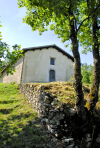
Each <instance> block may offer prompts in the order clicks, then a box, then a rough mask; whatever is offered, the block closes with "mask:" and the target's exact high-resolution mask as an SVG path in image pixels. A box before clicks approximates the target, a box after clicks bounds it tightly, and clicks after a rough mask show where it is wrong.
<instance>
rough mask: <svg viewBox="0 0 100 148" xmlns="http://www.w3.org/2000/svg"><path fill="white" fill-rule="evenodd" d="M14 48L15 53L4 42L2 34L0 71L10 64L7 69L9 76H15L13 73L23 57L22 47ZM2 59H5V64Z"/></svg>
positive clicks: (16, 46)
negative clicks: (15, 65)
mask: <svg viewBox="0 0 100 148" xmlns="http://www.w3.org/2000/svg"><path fill="white" fill-rule="evenodd" d="M0 23H1V22H0ZM0 27H2V25H0ZM12 47H13V51H10V46H9V45H8V44H7V43H6V42H2V35H1V32H0V71H2V70H3V68H4V67H6V66H7V64H8V63H9V66H7V68H6V71H7V74H9V73H10V74H13V71H15V69H14V64H15V63H16V62H17V60H18V59H19V58H21V57H22V56H23V50H21V45H17V44H15V45H14V46H12ZM1 58H3V59H5V62H3V61H2V60H1ZM6 60H7V61H6Z"/></svg>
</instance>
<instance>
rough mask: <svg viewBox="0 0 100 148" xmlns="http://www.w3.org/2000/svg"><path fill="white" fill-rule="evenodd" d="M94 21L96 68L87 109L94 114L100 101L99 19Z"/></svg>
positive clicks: (93, 36)
mask: <svg viewBox="0 0 100 148" xmlns="http://www.w3.org/2000/svg"><path fill="white" fill-rule="evenodd" d="M92 20H93V34H92V39H93V46H92V47H93V59H94V68H93V81H92V85H91V90H90V94H89V96H88V102H87V103H86V107H87V108H88V110H89V111H90V112H91V113H94V111H95V106H96V103H97V101H98V91H99V43H98V36H97V32H98V25H97V19H96V18H94V17H92Z"/></svg>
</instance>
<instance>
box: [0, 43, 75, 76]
mask: <svg viewBox="0 0 100 148" xmlns="http://www.w3.org/2000/svg"><path fill="white" fill-rule="evenodd" d="M50 47H53V48H55V49H57V50H58V52H61V53H62V54H63V55H65V56H67V57H68V58H70V59H71V60H72V61H73V62H74V58H73V56H71V55H70V54H68V53H67V52H65V51H64V50H63V49H61V48H60V47H58V46H57V45H55V44H54V45H45V46H38V47H30V48H23V49H22V50H24V53H25V52H27V51H30V50H33V51H34V50H38V49H40V50H42V49H44V48H45V49H49V48H50ZM10 63H11V62H10ZM10 63H9V64H8V65H7V66H6V67H5V68H4V69H3V70H2V71H1V72H0V73H3V72H4V71H5V70H6V68H7V67H8V66H9V65H10Z"/></svg>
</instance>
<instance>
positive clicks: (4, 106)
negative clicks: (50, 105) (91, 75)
mask: <svg viewBox="0 0 100 148" xmlns="http://www.w3.org/2000/svg"><path fill="white" fill-rule="evenodd" d="M34 85H35V87H38V86H39V85H43V86H44V87H43V90H44V91H45V92H51V93H52V94H55V95H56V97H57V98H58V99H59V102H60V103H62V102H65V103H67V105H68V107H74V105H75V92H74V88H73V85H72V83H67V82H66V83H60V82H57V83H48V84H37V83H36V84H35V83H34ZM85 86H87V87H89V86H88V85H85ZM83 90H84V94H85V99H87V94H88V91H89V89H86V88H85V87H83ZM99 95H100V92H99ZM57 105H60V104H57ZM97 108H98V111H99V108H100V100H99V102H98V103H97ZM64 146H65V144H64V141H63V140H58V139H56V138H55V137H54V136H53V135H51V134H50V133H49V132H48V130H47V128H46V126H45V125H42V124H41V122H40V120H39V118H38V115H37V113H36V111H35V110H34V109H33V108H32V106H31V105H30V104H29V103H28V101H27V100H26V99H25V98H24V96H23V95H22V94H21V93H20V92H19V90H18V85H15V84H13V83H12V84H2V83H0V148H18V147H19V148H26V147H27V148H33V147H34V148H35V147H38V148H42V147H43V148H51V147H52V148H53V147H54V148H64Z"/></svg>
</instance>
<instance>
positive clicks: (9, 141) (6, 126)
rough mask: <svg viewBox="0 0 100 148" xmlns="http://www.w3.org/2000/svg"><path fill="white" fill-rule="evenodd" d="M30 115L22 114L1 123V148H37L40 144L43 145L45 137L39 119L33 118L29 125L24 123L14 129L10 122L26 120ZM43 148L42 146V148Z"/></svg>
mask: <svg viewBox="0 0 100 148" xmlns="http://www.w3.org/2000/svg"><path fill="white" fill-rule="evenodd" d="M29 116H30V114H21V115H20V116H16V115H12V116H10V119H7V120H3V119H2V120H1V121H0V148H25V147H29V148H33V147H34V148H35V147H36V145H38V144H41V145H42V144H43V142H44V137H43V134H42V132H41V127H40V126H39V125H40V120H39V118H35V117H33V118H34V119H35V120H34V121H33V120H30V121H28V122H27V125H24V123H21V124H19V125H18V126H16V127H12V126H11V124H10V121H12V122H13V121H14V120H15V119H18V120H20V119H21V118H22V117H24V119H26V118H27V117H29ZM41 148H42V146H41Z"/></svg>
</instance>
